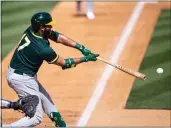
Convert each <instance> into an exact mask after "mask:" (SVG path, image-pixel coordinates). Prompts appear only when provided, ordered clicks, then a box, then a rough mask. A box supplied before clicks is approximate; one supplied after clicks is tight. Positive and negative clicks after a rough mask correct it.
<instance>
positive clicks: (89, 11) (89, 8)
mask: <svg viewBox="0 0 171 128" xmlns="http://www.w3.org/2000/svg"><path fill="white" fill-rule="evenodd" d="M84 5H85V6H86V7H85V8H84ZM82 10H84V12H83V13H84V14H86V16H87V18H88V19H90V20H92V19H94V18H95V15H94V5H93V1H92V0H86V1H85V2H83V1H76V12H77V15H81V13H82ZM84 16H85V15H84Z"/></svg>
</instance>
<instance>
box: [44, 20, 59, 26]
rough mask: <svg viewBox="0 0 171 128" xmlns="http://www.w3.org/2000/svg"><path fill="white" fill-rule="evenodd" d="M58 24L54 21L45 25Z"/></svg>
mask: <svg viewBox="0 0 171 128" xmlns="http://www.w3.org/2000/svg"><path fill="white" fill-rule="evenodd" d="M55 24H56V21H54V20H52V21H51V22H49V23H47V24H45V25H55Z"/></svg>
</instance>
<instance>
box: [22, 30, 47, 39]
mask: <svg viewBox="0 0 171 128" xmlns="http://www.w3.org/2000/svg"><path fill="white" fill-rule="evenodd" d="M24 33H25V34H26V35H27V37H28V38H29V39H30V40H33V41H34V42H37V41H41V42H42V41H43V42H44V41H45V40H44V39H43V37H41V36H38V35H36V34H35V33H34V32H33V31H32V30H31V27H28V28H27V29H26V30H25V31H24Z"/></svg>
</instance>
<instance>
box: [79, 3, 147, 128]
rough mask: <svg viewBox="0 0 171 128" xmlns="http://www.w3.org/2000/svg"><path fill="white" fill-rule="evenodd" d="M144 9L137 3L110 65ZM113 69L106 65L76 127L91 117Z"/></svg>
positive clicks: (142, 4) (115, 60) (115, 61)
mask: <svg viewBox="0 0 171 128" xmlns="http://www.w3.org/2000/svg"><path fill="white" fill-rule="evenodd" d="M143 7H144V2H138V3H137V5H136V7H135V9H134V11H133V13H132V15H131V17H130V19H129V21H128V23H127V25H126V27H125V29H124V31H123V33H122V35H121V38H120V40H119V42H118V45H117V47H116V49H115V50H114V52H113V54H112V58H111V61H110V62H111V63H117V61H118V58H119V56H120V54H121V52H122V50H123V48H124V46H125V45H126V42H127V40H128V38H129V36H130V34H131V32H132V30H133V28H134V25H135V24H136V21H137V19H138V18H139V16H140V14H141V11H142V9H143ZM114 69H115V68H113V67H111V66H110V65H107V66H106V68H105V70H104V72H103V75H102V76H101V79H100V81H99V82H98V84H97V86H96V89H95V91H94V93H93V95H92V97H91V99H90V100H89V103H88V104H87V106H86V108H85V110H84V112H83V114H82V116H81V118H80V120H79V121H78V123H77V126H78V127H80V126H85V125H86V124H87V122H88V120H89V118H90V116H91V113H92V112H93V110H94V109H95V107H96V104H97V102H98V101H99V99H100V97H101V95H102V93H103V91H104V89H105V87H106V85H107V80H108V79H109V77H110V76H111V74H112V72H113V70H114Z"/></svg>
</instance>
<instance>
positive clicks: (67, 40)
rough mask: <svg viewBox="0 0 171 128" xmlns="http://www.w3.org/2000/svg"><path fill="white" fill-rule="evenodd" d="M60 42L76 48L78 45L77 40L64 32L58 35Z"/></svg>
mask: <svg viewBox="0 0 171 128" xmlns="http://www.w3.org/2000/svg"><path fill="white" fill-rule="evenodd" d="M58 42H59V43H61V44H63V45H65V46H69V47H72V48H75V47H76V44H77V43H76V42H75V41H74V40H72V39H70V38H68V37H66V36H64V35H62V34H60V35H59V37H58Z"/></svg>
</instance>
